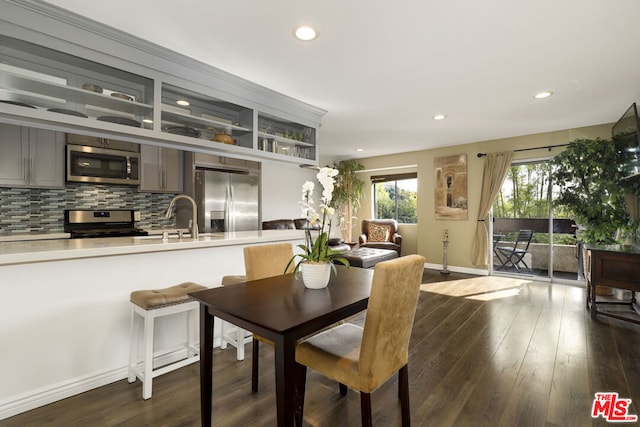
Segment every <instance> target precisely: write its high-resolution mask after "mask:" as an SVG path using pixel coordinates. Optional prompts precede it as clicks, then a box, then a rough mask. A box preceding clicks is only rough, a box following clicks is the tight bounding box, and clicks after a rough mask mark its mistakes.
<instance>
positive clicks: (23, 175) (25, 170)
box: [22, 157, 28, 183]
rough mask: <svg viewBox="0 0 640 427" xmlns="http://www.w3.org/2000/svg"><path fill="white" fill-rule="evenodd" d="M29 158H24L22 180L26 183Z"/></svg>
mask: <svg viewBox="0 0 640 427" xmlns="http://www.w3.org/2000/svg"><path fill="white" fill-rule="evenodd" d="M27 176H28V175H27V158H26V157H23V158H22V181H24V182H25V183H27V181H28V180H27Z"/></svg>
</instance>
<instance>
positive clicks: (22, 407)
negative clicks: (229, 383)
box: [0, 338, 220, 420]
mask: <svg viewBox="0 0 640 427" xmlns="http://www.w3.org/2000/svg"><path fill="white" fill-rule="evenodd" d="M219 346H220V338H216V339H215V340H214V348H215V347H219ZM186 356H187V351H186V349H184V348H182V349H180V350H179V351H175V352H173V353H170V354H166V355H164V356H161V357H158V358H157V359H155V360H154V364H156V363H157V364H159V365H165V364H168V363H172V362H175V361H178V360H181V359H184V358H185V357H186ZM128 376H129V367H128V366H124V367H119V368H114V369H109V370H106V371H101V372H95V373H92V374H89V375H85V376H82V377H78V378H75V379H72V380H68V381H63V382H60V383H58V384H54V385H51V386H47V387H42V388H40V389H36V390H32V391H28V392H26V393H22V394H19V395H16V396H12V397H10V398H8V399H5V400H2V401H0V420H4V419H6V418H9V417H13V416H14V415H18V414H21V413H23V412H27V411H30V410H32V409H35V408H39V407H41V406H44V405H48V404H49V403H53V402H57V401H58V400H62V399H66V398H67V397H71V396H75V395H76V394H80V393H84V392H85V391H89V390H93V389H94V388H98V387H102V386H105V385H107V384H111V383H114V382H116V381H120V380H123V379H125V378H127V377H128ZM140 393H141V394H140V398H142V391H141V392H140Z"/></svg>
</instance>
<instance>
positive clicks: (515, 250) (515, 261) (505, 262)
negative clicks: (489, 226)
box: [494, 230, 533, 271]
mask: <svg viewBox="0 0 640 427" xmlns="http://www.w3.org/2000/svg"><path fill="white" fill-rule="evenodd" d="M532 237H533V230H520V231H519V232H518V237H517V238H516V241H515V242H513V246H497V247H496V248H495V251H494V252H495V254H496V256H497V258H498V260H499V261H500V264H502V266H501V267H500V268H504V269H509V268H513V269H515V270H517V271H520V270H522V268H523V267H524V268H525V269H526V270H530V268H529V266H528V265H527V263H526V262H525V260H524V257H525V255H526V254H527V253H528V252H529V244H530V243H531V238H532Z"/></svg>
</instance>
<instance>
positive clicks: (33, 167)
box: [29, 159, 37, 184]
mask: <svg viewBox="0 0 640 427" xmlns="http://www.w3.org/2000/svg"><path fill="white" fill-rule="evenodd" d="M36 172H37V170H36V160H35V159H31V160H30V161H29V182H30V183H31V184H34V183H35V182H36V180H37V177H36Z"/></svg>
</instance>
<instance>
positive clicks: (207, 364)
mask: <svg viewBox="0 0 640 427" xmlns="http://www.w3.org/2000/svg"><path fill="white" fill-rule="evenodd" d="M212 388H213V316H211V315H210V314H209V313H207V306H206V305H204V304H200V420H201V423H202V426H203V427H211V392H212Z"/></svg>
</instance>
